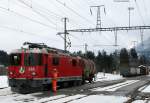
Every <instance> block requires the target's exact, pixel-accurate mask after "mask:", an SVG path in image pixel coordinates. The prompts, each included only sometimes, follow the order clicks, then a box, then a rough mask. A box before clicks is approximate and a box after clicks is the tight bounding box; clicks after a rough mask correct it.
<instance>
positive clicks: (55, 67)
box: [52, 55, 60, 71]
mask: <svg viewBox="0 0 150 103" xmlns="http://www.w3.org/2000/svg"><path fill="white" fill-rule="evenodd" d="M59 65H60V58H59V56H57V55H54V56H52V70H56V71H58V70H59Z"/></svg>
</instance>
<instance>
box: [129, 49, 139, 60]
mask: <svg viewBox="0 0 150 103" xmlns="http://www.w3.org/2000/svg"><path fill="white" fill-rule="evenodd" d="M130 56H131V58H134V59H138V55H137V52H136V50H135V49H134V48H132V49H131V50H130Z"/></svg>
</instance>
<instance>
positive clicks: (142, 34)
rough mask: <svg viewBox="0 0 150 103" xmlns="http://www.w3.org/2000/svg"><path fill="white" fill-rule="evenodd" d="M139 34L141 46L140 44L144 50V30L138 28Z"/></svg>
mask: <svg viewBox="0 0 150 103" xmlns="http://www.w3.org/2000/svg"><path fill="white" fill-rule="evenodd" d="M140 35H141V46H142V49H143V50H142V51H144V40H143V39H144V30H140Z"/></svg>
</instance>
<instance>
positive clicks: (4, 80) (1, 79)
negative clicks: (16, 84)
mask: <svg viewBox="0 0 150 103" xmlns="http://www.w3.org/2000/svg"><path fill="white" fill-rule="evenodd" d="M5 87H8V77H7V76H0V88H5Z"/></svg>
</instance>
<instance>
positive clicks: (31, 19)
mask: <svg viewBox="0 0 150 103" xmlns="http://www.w3.org/2000/svg"><path fill="white" fill-rule="evenodd" d="M19 1H20V2H19ZM21 1H23V2H24V3H25V4H26V5H28V6H29V7H28V6H26V5H25V4H23V3H22V2H21ZM57 1H60V2H61V3H64V4H65V6H66V7H68V8H71V10H70V9H68V8H66V7H65V6H63V5H61V4H60V3H58V2H57ZM149 4H150V1H149V0H136V2H135V0H130V3H116V2H113V0H0V48H1V49H3V50H6V51H8V52H9V51H11V50H12V49H16V48H20V47H21V45H22V43H23V42H25V41H30V42H44V43H46V44H47V45H49V46H52V47H56V48H60V49H63V47H64V45H63V44H64V43H63V39H62V38H61V37H59V36H56V34H57V32H61V31H63V22H62V21H61V18H63V17H68V18H69V22H68V24H67V28H68V29H77V28H93V27H95V26H96V9H94V8H93V9H92V11H93V15H91V14H90V10H89V9H90V7H89V6H91V5H105V8H106V15H105V14H104V12H103V10H101V16H102V27H112V26H128V7H129V6H132V7H134V10H133V11H131V25H138V26H139V25H144V24H145V25H150V20H149V19H150V18H149V17H150V12H149V11H150V7H149ZM1 7H2V8H1ZM5 9H6V10H5ZM7 9H9V10H7ZM73 11H75V12H76V13H75V12H73ZM79 15H80V16H79ZM37 22H38V23H37ZM2 27H9V29H6V28H2ZM10 28H13V29H16V31H15V30H10ZM18 30H22V31H25V32H28V33H23V32H22V31H18ZM70 34H71V36H70V39H71V42H72V45H73V46H72V47H71V48H70V49H69V50H70V51H77V50H80V49H81V50H82V51H84V47H83V46H79V47H76V45H83V44H84V43H87V44H88V45H89V46H88V49H89V50H92V51H95V52H97V50H99V49H100V50H103V49H105V50H107V51H111V50H114V49H115V48H114V47H103V46H102V47H93V45H96V44H101V45H102V44H104V45H114V33H113V32H101V33H99V32H97V33H84V34H82V33H70ZM148 34H149V30H146V31H144V39H146V38H148V37H149V35H148ZM131 41H138V43H140V32H139V31H128V32H127V31H120V32H118V44H119V45H121V46H120V47H118V48H122V47H127V48H129V47H131V46H133V45H132V43H131Z"/></svg>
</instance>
